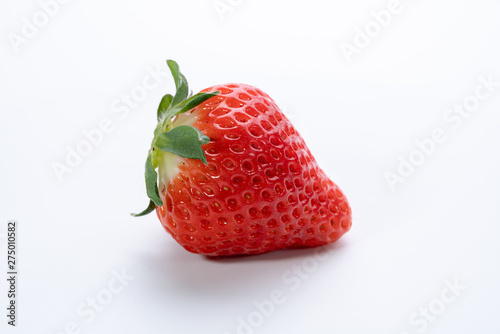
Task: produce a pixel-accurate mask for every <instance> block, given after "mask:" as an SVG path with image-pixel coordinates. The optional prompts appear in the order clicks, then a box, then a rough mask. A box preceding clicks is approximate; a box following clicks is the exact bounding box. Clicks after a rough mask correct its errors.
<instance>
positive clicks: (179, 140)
mask: <svg viewBox="0 0 500 334" xmlns="http://www.w3.org/2000/svg"><path fill="white" fill-rule="evenodd" d="M209 141H210V138H208V137H207V136H205V135H204V134H202V133H201V132H200V130H198V129H196V128H195V127H192V126H189V125H180V126H178V127H175V128H173V129H172V130H170V131H168V132H163V133H161V134H160V135H159V136H158V138H157V140H156V142H155V144H154V146H156V147H158V148H159V149H160V150H162V151H166V152H170V153H173V154H176V155H178V156H181V157H184V158H189V159H199V160H201V161H202V162H203V163H204V164H206V163H207V157H206V156H205V152H204V151H203V149H202V148H201V145H204V144H206V143H208V142H209Z"/></svg>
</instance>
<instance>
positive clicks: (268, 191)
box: [146, 71, 352, 256]
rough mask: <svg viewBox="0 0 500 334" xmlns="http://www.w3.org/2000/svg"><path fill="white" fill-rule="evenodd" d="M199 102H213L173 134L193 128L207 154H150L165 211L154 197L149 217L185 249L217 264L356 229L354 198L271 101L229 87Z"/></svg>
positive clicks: (192, 112) (180, 121)
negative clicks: (222, 259)
mask: <svg viewBox="0 0 500 334" xmlns="http://www.w3.org/2000/svg"><path fill="white" fill-rule="evenodd" d="M173 72H174V71H173ZM179 73H180V72H179ZM174 77H175V73H174ZM186 85H187V83H186ZM200 94H211V95H207V96H206V97H207V98H206V99H204V100H203V101H202V102H201V103H199V104H197V105H196V106H194V107H193V108H191V109H189V110H187V111H185V112H183V113H179V114H177V115H175V116H174V117H172V119H170V121H169V122H170V124H169V126H168V127H167V129H166V130H167V132H168V131H172V130H173V129H175V128H177V127H181V128H182V127H193V128H195V129H196V130H197V131H198V132H199V133H200V136H198V137H196V136H194V137H196V139H194V137H193V139H192V140H193V141H198V142H197V145H198V146H199V147H201V148H202V151H203V156H198V157H195V158H192V157H191V158H187V157H182V156H179V155H176V154H173V153H172V150H170V151H163V150H162V149H161V148H160V149H157V148H156V147H155V145H154V144H153V145H152V149H151V150H150V152H153V155H154V154H157V153H156V152H160V156H153V157H152V158H151V161H152V162H157V165H158V175H159V183H158V184H155V186H157V191H158V194H159V197H160V199H161V204H159V203H156V202H154V201H153V199H152V201H151V203H150V206H149V207H148V209H149V210H148V209H147V211H148V212H149V211H152V209H154V208H156V212H157V215H158V218H159V219H160V221H161V223H162V225H163V227H164V228H165V230H166V231H167V232H168V233H170V234H171V235H172V236H173V238H174V239H175V240H176V241H177V242H178V243H179V244H181V245H182V246H183V247H184V248H185V249H186V250H188V251H190V252H193V253H199V254H205V255H209V256H225V255H240V254H258V253H265V252H270V251H274V250H277V249H283V248H297V247H316V246H321V245H325V244H328V243H331V242H334V241H336V240H338V239H339V238H340V237H341V236H342V235H343V234H344V233H346V232H347V231H348V230H349V229H350V227H351V222H352V218H351V209H350V206H349V203H348V201H347V198H346V197H345V195H344V194H343V192H342V191H341V190H340V189H339V187H338V186H337V185H335V184H334V183H333V182H332V181H331V180H330V179H329V178H328V177H327V176H326V175H325V173H324V172H323V171H322V170H321V168H320V167H319V166H318V164H317V162H316V160H315V159H314V157H313V156H312V154H311V152H310V151H309V149H308V148H307V146H306V144H305V142H304V140H303V139H302V137H301V136H300V135H299V134H298V132H297V130H296V129H295V128H294V127H293V125H292V124H291V123H290V121H289V120H288V119H287V117H286V116H285V115H284V114H283V113H282V112H281V111H280V109H279V108H278V106H277V105H276V103H275V102H274V101H273V100H272V99H271V98H270V97H269V96H268V95H267V94H266V93H264V92H262V91H261V90H259V89H258V88H255V87H252V86H249V85H245V84H226V85H216V86H213V87H210V88H207V89H205V90H203V91H202V92H201V93H200ZM161 131H162V130H159V131H158V132H161ZM193 133H194V132H193ZM201 136H204V137H201ZM186 138H187V137H186ZM200 138H201V139H200ZM202 139H203V140H202ZM188 146H189V145H188ZM184 155H186V154H184ZM155 167H156V166H154V163H153V169H154V168H155ZM147 169H148V167H146V171H147ZM146 174H147V173H146ZM146 179H147V177H146ZM155 181H156V180H155ZM149 187H151V183H150V185H149ZM148 194H149V192H148ZM150 198H151V196H150ZM155 203H156V204H155ZM158 204H159V205H158ZM146 213H147V212H146Z"/></svg>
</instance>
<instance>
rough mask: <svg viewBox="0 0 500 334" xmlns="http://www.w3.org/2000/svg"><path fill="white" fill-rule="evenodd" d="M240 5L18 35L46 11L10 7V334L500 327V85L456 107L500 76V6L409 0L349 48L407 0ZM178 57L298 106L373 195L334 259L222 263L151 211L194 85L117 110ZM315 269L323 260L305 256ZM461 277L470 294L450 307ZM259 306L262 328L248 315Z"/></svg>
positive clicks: (1, 138) (73, 9) (6, 133)
mask: <svg viewBox="0 0 500 334" xmlns="http://www.w3.org/2000/svg"><path fill="white" fill-rule="evenodd" d="M222 2H223V3H226V0H222ZM231 3H232V4H233V9H232V10H231V11H227V12H225V13H223V14H222V16H220V15H219V14H218V12H217V11H216V9H215V8H214V2H213V0H196V1H172V0H170V1H154V0H141V1H139V0H127V1H118V0H111V1H97V0H87V1H78V0H73V1H69V2H68V3H67V4H61V5H59V9H58V12H57V13H55V15H53V17H51V18H50V19H49V20H48V22H46V24H45V25H43V26H41V27H40V28H38V31H37V32H36V33H34V36H31V37H30V38H27V39H26V40H25V41H24V42H25V43H23V44H21V45H18V47H17V48H16V47H14V46H13V44H12V43H11V42H10V40H9V38H11V39H12V36H13V35H12V34H18V35H21V33H22V29H23V26H24V25H26V21H25V19H27V20H29V21H31V22H33V17H34V16H35V17H36V15H39V13H40V11H41V10H42V9H41V7H40V4H39V3H38V2H37V1H35V0H28V1H16V2H14V1H10V2H7V1H3V2H2V4H1V9H0V22H1V23H0V29H1V37H2V38H1V41H0V44H1V50H0V57H1V61H0V69H1V75H0V77H1V81H0V94H1V99H0V108H1V113H0V143H1V144H0V154H1V156H2V162H1V165H0V182H1V183H0V189H1V192H0V222H1V225H0V226H1V230H0V233H1V234H0V242H1V243H2V245H1V249H2V254H5V249H6V246H5V241H6V240H5V232H6V223H7V220H9V219H17V220H18V221H19V225H20V231H19V245H18V246H19V252H20V258H19V261H20V262H19V272H20V276H19V285H18V290H19V299H18V303H19V309H18V326H17V327H16V328H11V327H10V326H7V325H6V320H7V318H6V317H5V313H6V310H5V305H6V303H7V298H6V292H7V285H6V281H5V279H3V278H2V280H1V284H0V288H1V291H0V296H1V298H0V300H1V305H2V307H1V309H2V310H3V311H2V312H1V313H2V315H1V317H0V319H2V320H1V325H0V328H1V329H2V330H1V331H2V333H29V334H32V333H42V334H49V333H53V334H55V333H65V332H66V333H73V332H75V333H221V334H223V333H226V332H227V333H231V334H232V333H237V332H238V330H239V332H241V333H250V332H254V333H305V332H309V333H342V334H344V333H345V334H350V333H394V334H400V333H409V334H413V333H421V332H425V333H472V332H477V333H485V334H488V333H499V332H500V322H499V321H498V314H499V313H500V288H499V285H498V282H499V281H500V269H499V260H500V246H499V242H498V234H499V232H500V228H499V218H500V209H499V207H500V205H499V204H498V203H499V200H500V196H499V195H500V191H499V187H500V177H499V174H498V170H499V167H500V158H499V153H498V152H499V151H498V143H499V139H500V132H499V131H498V128H499V126H500V117H499V107H500V87H496V90H495V92H494V93H492V94H491V95H490V96H489V97H488V98H487V99H485V100H484V101H481V102H480V105H479V106H478V108H477V109H476V110H475V111H474V112H471V113H470V116H469V117H468V118H466V119H464V120H463V122H462V123H460V125H457V126H455V127H454V126H453V125H454V124H455V123H451V122H446V121H444V120H443V115H444V114H446V112H447V110H449V109H450V108H453V106H454V105H455V104H457V103H462V102H463V101H464V100H467V99H469V100H470V98H471V96H473V95H474V93H475V89H476V87H477V86H478V85H479V84H480V81H479V77H480V76H483V77H484V78H488V76H491V77H492V78H493V80H496V81H500V64H499V59H500V47H499V42H500V41H499V36H500V21H499V20H498V17H499V15H500V4H499V3H498V2H497V1H494V0H476V1H464V0H458V1H457V0H454V1H451V0H443V1H430V0H420V1H416V0H415V1H404V2H402V3H401V5H400V10H399V13H398V14H396V15H393V16H392V20H391V22H390V23H389V24H388V25H387V26H386V27H384V28H383V29H381V31H380V32H379V33H378V34H377V35H375V33H374V34H372V35H373V36H374V37H373V38H371V41H370V43H369V45H368V46H366V47H363V48H360V49H359V53H357V54H354V55H353V56H352V58H351V62H348V60H347V58H346V57H345V56H344V54H343V53H342V51H341V47H340V46H341V45H342V43H349V44H353V43H354V37H355V32H356V28H359V29H364V28H365V25H366V24H370V22H372V21H373V20H374V19H373V17H372V16H371V14H370V12H371V11H373V10H375V11H380V10H382V9H384V8H387V6H388V3H389V1H326V0H325V1H319V0H316V1H307V2H306V1H290V0H288V1H264V0H253V1H236V0H232V1H231ZM37 13H38V14H37ZM38 19H40V18H38ZM42 19H43V17H42ZM42 23H44V22H42ZM38 24H39V25H40V24H41V23H40V22H38ZM9 36H10V37H9ZM16 49H17V50H16ZM166 59H175V60H177V61H178V62H179V64H180V66H181V69H182V71H183V72H184V74H185V75H186V77H187V79H188V80H189V82H190V86H191V87H192V89H193V90H194V91H195V92H196V91H199V90H201V89H203V88H205V87H208V86H211V85H214V84H221V83H229V82H241V83H247V84H251V85H254V86H257V87H259V88H261V89H262V90H264V91H266V92H267V93H268V94H269V95H271V96H272V97H273V98H274V99H275V100H276V101H277V103H278V104H279V105H280V106H281V107H282V108H283V109H284V110H285V111H286V113H287V114H288V115H289V116H290V118H291V119H292V121H293V123H294V124H295V126H296V127H297V129H298V130H299V132H300V133H301V134H302V135H303V137H304V138H305V140H306V142H307V143H308V145H309V147H310V149H311V150H312V152H313V153H314V155H315V156H316V158H317V160H318V161H319V163H320V166H321V167H322V168H323V169H324V170H325V171H327V173H328V174H329V175H330V176H331V177H332V179H333V180H334V182H336V183H337V184H338V185H339V186H340V187H341V188H342V189H343V190H344V191H345V192H346V194H347V195H348V198H349V200H350V202H351V205H352V209H353V227H352V230H351V231H350V232H349V233H347V234H346V235H345V236H344V237H343V238H342V239H341V241H339V242H338V243H337V244H336V246H335V248H334V250H333V251H332V252H330V253H326V252H324V251H323V252H320V253H319V254H320V255H321V256H322V261H320V262H319V261H318V260H316V258H315V257H313V255H314V254H315V253H314V250H297V251H279V252H274V253H270V254H265V255H260V256H253V257H245V258H236V259H219V260H210V259H207V258H205V257H203V256H199V255H195V254H191V253H188V252H187V251H185V250H184V249H183V248H182V247H180V246H179V245H177V244H176V243H175V242H174V240H173V239H172V238H171V237H170V236H169V235H168V234H167V233H166V232H164V231H163V229H162V227H161V225H160V223H159V222H158V220H157V218H156V217H155V215H153V214H152V215H149V216H147V217H145V218H132V217H130V216H129V213H130V212H134V211H138V210H141V209H143V207H144V206H145V205H146V203H147V199H146V195H145V189H144V184H143V160H144V158H145V155H146V151H147V148H148V147H149V144H150V140H151V137H152V132H153V128H154V125H155V112H156V108H157V105H158V103H159V101H160V98H161V96H163V95H164V94H165V93H167V92H172V91H173V88H174V85H173V81H172V79H171V78H170V77H168V76H167V77H161V83H160V84H159V85H157V87H156V88H155V89H152V90H148V91H147V96H146V97H145V99H144V100H143V101H141V102H140V103H138V105H137V106H136V107H135V108H130V109H129V110H128V111H129V113H128V114H127V115H124V114H118V113H114V112H113V111H114V110H115V109H113V105H114V104H115V103H119V101H120V99H121V98H122V95H123V94H131V92H132V91H134V89H138V88H137V87H140V86H141V85H142V82H143V79H144V78H145V77H147V75H148V69H152V70H156V68H157V67H158V69H159V70H161V71H166V70H167V68H166V65H165V60H166ZM117 101H118V102H117ZM471 101H472V100H471ZM122 106H123V104H122ZM103 119H109V120H110V121H111V122H112V125H113V127H112V131H110V133H107V134H106V135H105V136H104V138H103V139H102V142H100V143H99V144H98V145H95V146H93V147H92V152H91V153H90V154H89V155H87V156H86V157H84V158H83V159H82V161H81V162H80V163H79V164H78V166H76V167H75V168H73V170H72V172H70V173H65V174H64V175H63V176H62V181H60V180H59V179H58V178H57V176H56V173H54V170H53V165H54V163H55V162H57V163H62V164H65V159H66V156H67V154H68V149H75V148H76V147H77V145H79V144H80V143H81V142H82V141H84V140H85V136H84V135H83V134H82V131H85V130H87V131H90V130H92V129H95V128H97V127H98V126H99V123H100V122H101V121H102V120H103ZM437 128H441V129H443V131H445V134H446V138H447V139H446V141H445V142H444V143H441V144H438V145H436V147H435V148H434V150H433V152H432V153H431V154H430V155H429V156H428V157H426V158H425V161H423V163H422V164H421V165H420V166H417V167H416V168H415V171H414V172H413V173H412V174H411V175H410V176H408V177H406V178H405V179H404V180H405V181H404V182H403V183H398V184H397V185H396V186H395V189H394V191H393V190H391V188H390V186H389V184H388V182H387V181H386V176H385V175H386V173H388V172H393V173H396V172H397V169H398V165H399V163H400V160H399V157H400V156H402V157H403V158H405V159H408V157H409V156H410V155H411V154H412V153H414V152H415V150H416V149H418V147H417V145H416V143H415V141H416V140H424V139H426V138H429V137H430V136H431V134H432V132H433V131H434V130H435V129H437ZM415 154H418V153H415ZM5 257H6V256H5V255H1V256H0V258H1V259H2V262H4V261H5ZM304 265H305V266H306V268H307V270H309V273H307V277H306V276H303V278H301V279H298V278H297V277H299V276H294V274H291V273H290V271H289V270H291V269H292V268H293V267H294V266H299V267H302V266H304ZM1 267H2V268H4V269H5V264H4V263H2V264H1ZM4 269H2V272H3V271H4ZM5 271H6V270H5ZM114 271H119V272H121V271H125V272H126V273H127V275H129V276H133V278H134V279H133V280H130V281H129V282H128V284H127V286H125V287H124V288H123V289H122V290H121V291H120V292H119V293H114V294H112V295H111V300H106V302H109V303H107V304H106V305H105V306H103V309H102V311H100V312H97V313H96V315H95V318H94V319H89V318H90V317H89V316H82V314H81V313H79V312H78V309H79V307H82V305H83V307H84V309H87V310H88V309H89V308H88V306H85V305H86V303H87V302H88V300H89V298H96V297H100V298H101V300H102V298H105V297H110V294H109V292H108V291H109V290H107V289H108V284H109V283H110V282H111V283H112V282H113V277H114V276H113V275H114ZM283 275H284V276H283ZM1 276H2V277H4V276H3V274H2V275H1ZM292 276H294V277H295V278H294V281H293V282H294V283H291V281H290V279H291V277H292ZM447 281H448V282H451V283H452V284H453V283H454V282H458V284H459V285H461V290H460V291H459V292H458V293H457V295H455V296H454V298H452V299H454V300H453V301H452V302H449V303H444V302H443V301H442V298H443V297H442V292H443V291H444V293H445V296H447V297H450V298H451V297H452V296H453V293H451V292H450V291H446V290H445V289H447V283H446V282H447ZM299 284H300V285H299ZM448 284H449V283H448ZM296 287H297V289H294V288H296ZM273 290H279V291H282V293H283V294H284V297H283V298H284V299H285V301H284V302H283V303H281V304H279V305H274V306H273V308H274V309H273V312H272V314H271V315H270V316H269V317H265V319H264V320H262V321H260V319H261V318H259V315H258V314H257V313H256V312H257V308H256V306H255V305H254V301H259V302H262V301H265V300H269V298H270V294H271V292H272V291H273ZM446 300H448V301H449V298H448V299H446ZM443 305H444V309H442V308H441V309H440V307H441V306H443ZM85 307H86V308H85ZM429 307H433V308H432V310H434V311H432V310H431V311H429V312H431V313H430V316H432V321H430V320H422V319H425V318H424V317H423V316H421V315H419V312H424V311H425V309H429ZM422 310H423V311H422ZM432 312H436V313H439V314H437V315H433V314H432ZM240 317H241V318H240ZM248 317H250V318H252V317H253V318H252V319H253V321H254V323H255V321H256V320H257V321H260V322H259V323H258V325H259V326H258V327H250V328H246V329H245V330H243V329H242V328H241V326H242V325H241V320H239V319H244V321H252V320H248ZM412 317H413V320H414V321H415V320H419V321H420V322H418V324H415V323H414V322H413V323H411V322H410V318H412ZM429 319H430V318H429ZM89 320H90V321H89ZM424 325H425V326H424ZM72 326H77V329H78V330H76V331H72V330H71V327H72ZM238 326H240V328H238ZM66 327H68V328H69V329H70V330H67V331H65V328H66ZM424 327H425V328H424ZM419 330H420V331H419Z"/></svg>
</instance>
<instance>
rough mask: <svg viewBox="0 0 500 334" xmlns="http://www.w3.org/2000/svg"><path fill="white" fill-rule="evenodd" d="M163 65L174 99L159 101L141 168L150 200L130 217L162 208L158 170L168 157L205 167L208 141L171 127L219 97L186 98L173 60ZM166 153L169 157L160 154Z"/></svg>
mask: <svg viewBox="0 0 500 334" xmlns="http://www.w3.org/2000/svg"><path fill="white" fill-rule="evenodd" d="M167 65H168V67H169V68H170V72H172V76H173V78H174V82H175V89H176V92H175V95H173V96H172V95H170V94H166V95H165V96H163V98H162V99H161V101H160V105H159V106H158V112H157V116H156V117H157V120H158V124H157V125H156V128H155V130H154V136H153V141H152V143H151V148H150V150H149V152H148V157H147V159H146V165H145V173H144V174H145V181H146V193H147V195H148V197H149V199H150V201H149V205H148V207H147V208H146V209H145V210H144V211H142V212H140V213H137V214H134V213H132V214H131V215H132V216H134V217H140V216H144V215H147V214H149V213H151V212H152V211H153V210H154V209H155V207H156V206H162V205H163V201H162V199H161V198H160V194H159V192H158V173H157V172H156V169H157V168H158V166H159V164H160V161H162V160H163V159H164V157H163V156H164V155H166V157H165V158H168V155H169V154H172V153H173V154H175V155H177V156H179V157H183V158H188V159H199V160H201V161H202V162H203V163H204V164H206V163H207V158H206V156H205V152H204V151H203V148H202V147H201V146H202V145H204V144H206V143H208V142H209V140H210V138H208V137H207V136H205V135H204V134H203V133H201V131H200V130H198V129H197V128H195V127H193V126H191V125H179V126H176V127H175V126H173V122H172V120H173V118H174V116H176V115H179V114H182V113H185V112H187V111H189V110H191V109H193V108H195V107H197V106H198V105H200V104H202V103H203V102H205V101H206V100H208V99H210V98H212V97H214V96H216V95H218V94H220V92H218V91H217V92H213V93H198V94H196V95H193V96H189V86H188V82H187V80H186V78H185V77H184V75H183V74H182V73H181V72H180V69H179V65H177V63H176V62H175V61H173V60H167ZM164 152H169V153H164Z"/></svg>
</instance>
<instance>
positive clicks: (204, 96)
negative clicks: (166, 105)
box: [167, 91, 220, 117]
mask: <svg viewBox="0 0 500 334" xmlns="http://www.w3.org/2000/svg"><path fill="white" fill-rule="evenodd" d="M219 94H220V92H219V91H216V92H213V93H198V94H196V95H193V96H191V97H190V98H189V99H187V100H184V101H182V102H181V103H179V104H177V105H175V106H173V107H172V108H171V109H170V111H169V112H168V116H167V117H173V116H175V115H178V114H182V113H185V112H186V111H189V110H191V109H193V108H194V107H197V106H198V105H200V104H202V103H203V102H205V101H206V100H208V99H210V98H212V97H214V96H217V95H219Z"/></svg>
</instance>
